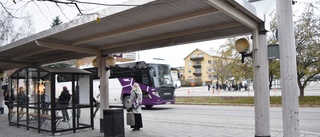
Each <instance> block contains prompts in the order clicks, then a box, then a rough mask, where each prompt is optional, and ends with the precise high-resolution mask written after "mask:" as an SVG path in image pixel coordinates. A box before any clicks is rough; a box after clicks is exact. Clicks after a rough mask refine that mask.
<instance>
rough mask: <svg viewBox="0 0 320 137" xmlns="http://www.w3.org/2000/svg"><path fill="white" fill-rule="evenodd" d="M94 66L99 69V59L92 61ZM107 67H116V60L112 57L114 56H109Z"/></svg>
mask: <svg viewBox="0 0 320 137" xmlns="http://www.w3.org/2000/svg"><path fill="white" fill-rule="evenodd" d="M92 65H93V66H94V67H98V64H97V58H95V59H93V60H92ZM106 65H107V66H109V67H112V66H115V65H116V59H115V58H114V57H112V56H108V57H107V58H106Z"/></svg>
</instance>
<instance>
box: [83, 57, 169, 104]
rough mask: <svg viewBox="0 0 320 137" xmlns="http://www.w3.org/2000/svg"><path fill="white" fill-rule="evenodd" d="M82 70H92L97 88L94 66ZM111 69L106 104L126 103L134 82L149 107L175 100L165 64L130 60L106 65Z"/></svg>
mask: <svg viewBox="0 0 320 137" xmlns="http://www.w3.org/2000/svg"><path fill="white" fill-rule="evenodd" d="M84 70H87V71H90V72H92V73H93V79H94V80H93V86H94V87H93V90H94V91H99V89H98V86H99V85H100V80H99V77H98V69H97V68H94V67H92V68H86V69H84ZM106 70H109V71H110V77H109V104H110V105H122V106H123V107H124V108H128V107H129V105H130V104H129V103H130V92H131V89H132V86H133V84H134V83H138V84H139V86H140V88H141V90H142V93H143V95H142V97H143V101H142V105H145V107H146V108H151V107H153V106H154V105H162V104H174V103H175V94H174V91H175V86H174V84H173V80H172V76H171V68H170V65H168V64H163V63H159V62H146V61H131V62H124V63H117V64H116V65H115V66H114V67H110V68H109V67H106Z"/></svg>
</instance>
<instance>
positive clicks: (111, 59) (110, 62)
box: [106, 56, 116, 67]
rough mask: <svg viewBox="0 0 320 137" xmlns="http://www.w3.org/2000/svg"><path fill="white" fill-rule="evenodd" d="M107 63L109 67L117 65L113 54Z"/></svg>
mask: <svg viewBox="0 0 320 137" xmlns="http://www.w3.org/2000/svg"><path fill="white" fill-rule="evenodd" d="M106 64H107V66H109V67H112V66H115V65H116V59H115V58H114V57H112V56H108V57H107V59H106Z"/></svg>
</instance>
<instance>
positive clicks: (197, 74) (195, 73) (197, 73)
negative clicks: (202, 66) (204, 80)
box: [193, 72, 202, 76]
mask: <svg viewBox="0 0 320 137" xmlns="http://www.w3.org/2000/svg"><path fill="white" fill-rule="evenodd" d="M201 74H202V73H201V72H194V73H193V75H195V76H201Z"/></svg>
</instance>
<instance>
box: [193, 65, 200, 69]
mask: <svg viewBox="0 0 320 137" xmlns="http://www.w3.org/2000/svg"><path fill="white" fill-rule="evenodd" d="M193 67H194V68H201V64H195V65H193Z"/></svg>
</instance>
